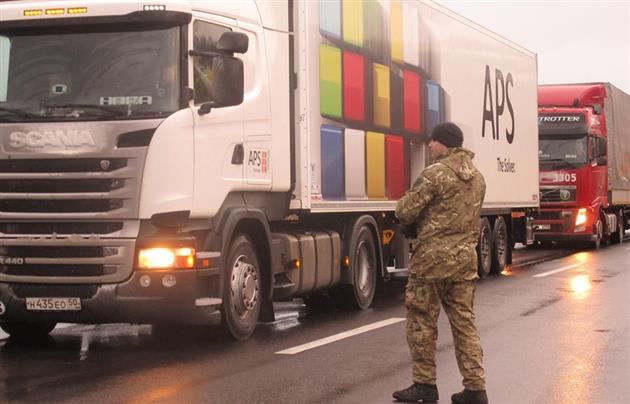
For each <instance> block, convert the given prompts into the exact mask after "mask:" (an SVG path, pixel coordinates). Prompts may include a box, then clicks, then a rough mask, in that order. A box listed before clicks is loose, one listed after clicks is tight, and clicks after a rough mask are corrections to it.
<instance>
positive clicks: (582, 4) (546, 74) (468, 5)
mask: <svg viewBox="0 0 630 404" xmlns="http://www.w3.org/2000/svg"><path fill="white" fill-rule="evenodd" d="M436 1H437V2H438V3H441V4H442V5H444V6H446V7H448V8H450V9H451V10H453V11H455V12H456V13H458V14H460V15H462V16H464V17H466V18H468V19H470V20H473V21H475V22H477V23H479V24H481V25H483V26H484V27H486V28H488V29H490V30H491V31H494V32H496V33H497V34H500V35H501V36H504V37H506V38H508V39H510V40H512V41H513V42H516V43H517V44H519V45H521V46H523V47H525V48H527V49H529V50H530V51H532V52H535V53H536V54H538V81H539V83H541V84H547V83H584V82H599V81H605V82H610V83H612V84H614V85H615V86H617V87H619V88H620V89H622V90H623V91H625V92H626V93H628V94H630V0H623V1H534V0H530V1H515V0H511V1H509V0H507V1H506V0H501V1H488V0H486V1H482V0H436Z"/></svg>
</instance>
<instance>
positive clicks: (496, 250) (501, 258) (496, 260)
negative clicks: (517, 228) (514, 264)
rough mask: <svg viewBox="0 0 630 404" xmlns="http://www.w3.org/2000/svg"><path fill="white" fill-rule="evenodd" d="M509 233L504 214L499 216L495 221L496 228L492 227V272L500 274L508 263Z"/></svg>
mask: <svg viewBox="0 0 630 404" xmlns="http://www.w3.org/2000/svg"><path fill="white" fill-rule="evenodd" d="M509 248H510V246H509V244H508V233H507V225H506V224H505V219H503V216H498V217H497V218H496V220H495V221H494V229H492V266H491V268H490V273H491V274H494V275H496V274H500V273H501V272H503V269H505V265H506V264H507V257H508V249H509Z"/></svg>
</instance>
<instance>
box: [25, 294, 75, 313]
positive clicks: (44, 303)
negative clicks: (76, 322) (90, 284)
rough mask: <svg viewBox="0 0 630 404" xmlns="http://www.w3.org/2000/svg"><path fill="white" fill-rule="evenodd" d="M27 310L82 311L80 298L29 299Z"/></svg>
mask: <svg viewBox="0 0 630 404" xmlns="http://www.w3.org/2000/svg"><path fill="white" fill-rule="evenodd" d="M26 310H30V311H80V310H81V299H80V298H78V297H27V298H26Z"/></svg>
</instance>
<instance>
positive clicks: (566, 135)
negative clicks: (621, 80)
mask: <svg viewBox="0 0 630 404" xmlns="http://www.w3.org/2000/svg"><path fill="white" fill-rule="evenodd" d="M538 125H539V126H538V127H539V153H538V157H539V164H540V211H539V212H538V214H536V215H535V218H534V239H535V241H537V242H539V243H542V244H545V243H549V242H551V241H558V242H587V243H589V244H590V245H591V246H592V247H593V248H599V247H600V245H602V243H606V242H614V243H621V242H623V236H624V232H625V229H627V228H629V227H630V95H628V94H626V93H624V92H623V91H621V90H619V89H618V88H616V87H615V86H613V85H611V84H609V83H591V84H567V85H544V86H539V87H538Z"/></svg>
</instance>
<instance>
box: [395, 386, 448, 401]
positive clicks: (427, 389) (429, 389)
mask: <svg viewBox="0 0 630 404" xmlns="http://www.w3.org/2000/svg"><path fill="white" fill-rule="evenodd" d="M392 396H394V398H395V399H396V400H397V401H402V402H405V403H416V402H423V403H434V402H436V401H437V400H439V395H438V389H437V386H436V385H435V384H425V383H414V384H412V385H411V386H409V387H407V388H406V389H404V390H398V391H395V392H394V394H392Z"/></svg>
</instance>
